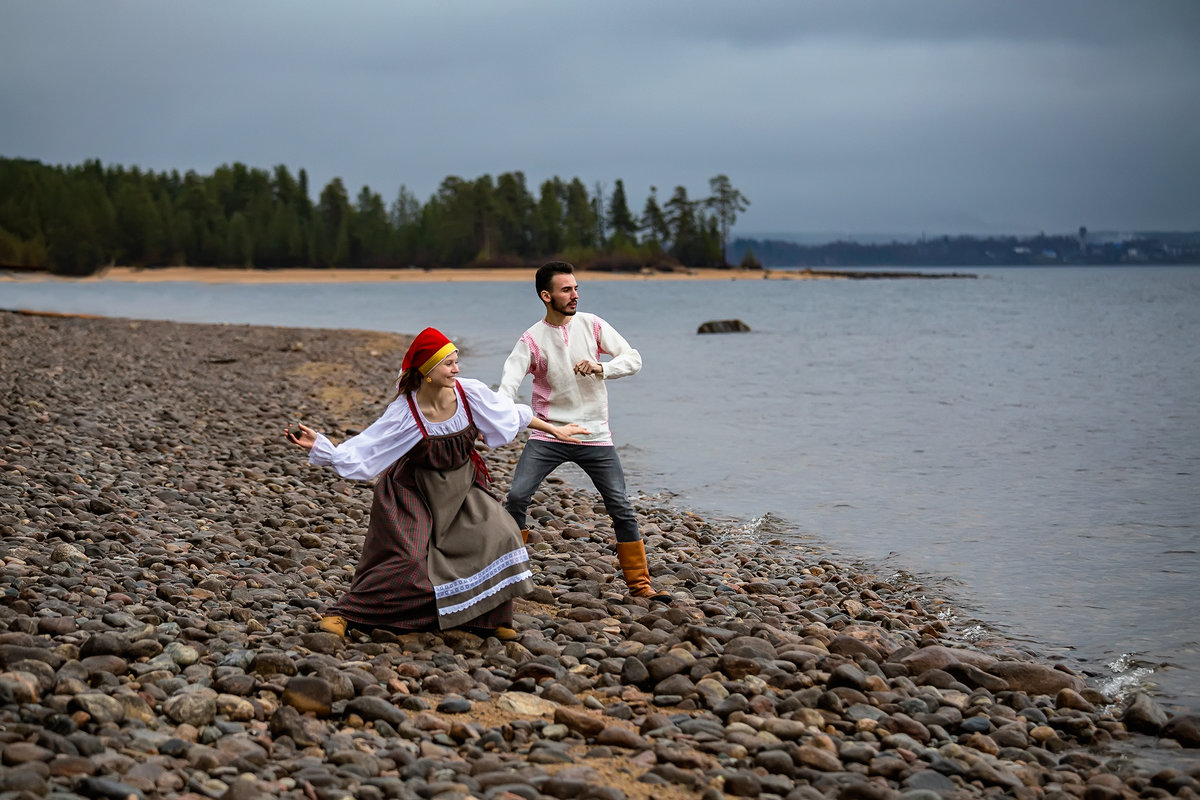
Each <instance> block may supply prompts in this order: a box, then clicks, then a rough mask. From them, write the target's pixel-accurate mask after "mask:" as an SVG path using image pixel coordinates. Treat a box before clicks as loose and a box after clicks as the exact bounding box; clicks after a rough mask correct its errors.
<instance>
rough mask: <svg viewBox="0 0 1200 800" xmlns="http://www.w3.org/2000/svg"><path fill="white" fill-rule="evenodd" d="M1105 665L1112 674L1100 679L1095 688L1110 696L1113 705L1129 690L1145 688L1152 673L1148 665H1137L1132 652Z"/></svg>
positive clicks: (1119, 701)
mask: <svg viewBox="0 0 1200 800" xmlns="http://www.w3.org/2000/svg"><path fill="white" fill-rule="evenodd" d="M1107 666H1108V668H1109V669H1110V670H1112V671H1113V675H1112V677H1111V678H1106V679H1105V680H1103V681H1101V682H1100V685H1099V687H1097V688H1099V689H1100V691H1101V692H1103V693H1104V694H1106V695H1108V696H1109V697H1112V698H1113V700H1114V701H1115V702H1114V705H1119V704H1120V703H1121V701H1122V700H1124V699H1125V697H1126V695H1128V694H1129V692H1130V691H1133V690H1136V689H1144V688H1146V687H1147V684H1148V683H1149V681H1148V680H1147V679H1148V678H1149V677H1150V676H1151V675H1153V674H1154V670H1153V669H1151V668H1150V667H1145V666H1141V665H1139V664H1138V663H1137V661H1136V659H1135V657H1134V655H1133V654H1132V653H1123V654H1122V655H1121V656H1120V657H1119V658H1117V659H1115V660H1114V661H1110V662H1109V663H1108V665H1107Z"/></svg>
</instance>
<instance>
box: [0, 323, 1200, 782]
mask: <svg viewBox="0 0 1200 800" xmlns="http://www.w3.org/2000/svg"><path fill="white" fill-rule="evenodd" d="M407 342H408V340H407V337H404V336H399V335H394V334H385V333H373V332H366V331H331V330H318V329H300V328H278V327H255V326H243V325H199V324H196V325H193V324H176V323H169V322H155V321H137V320H128V319H95V318H76V317H46V316H29V315H21V314H15V313H0V398H3V402H2V403H0V793H6V794H5V796H8V793H11V794H12V796H14V797H26V796H30V797H40V796H47V795H53V796H57V797H64V798H70V797H130V796H132V797H143V798H167V797H172V798H184V799H185V800H200V799H201V798H217V797H232V798H242V797H246V798H249V797H278V798H288V800H320V799H322V798H329V799H330V800H333V799H334V798H343V797H355V798H365V799H366V800H382V798H405V799H406V800H416V798H444V799H445V800H451V798H454V799H456V800H457V799H459V798H468V797H474V798H481V800H515V798H518V797H520V798H526V800H542V798H561V799H562V800H566V799H567V798H577V797H578V798H589V800H626V798H634V799H636V800H684V799H685V798H688V799H695V800H723V798H726V797H760V798H764V799H765V800H776V798H779V799H782V800H815V799H816V798H825V797H829V798H835V797H836V798H882V799H883V800H900V799H901V798H907V799H908V800H934V798H938V797H998V796H1012V797H1019V798H1080V797H1083V798H1114V800H1115V799H1116V798H1135V797H1165V796H1179V797H1196V796H1198V792H1200V766H1197V759H1196V758H1195V753H1196V752H1197V751H1196V750H1184V749H1182V748H1196V747H1200V717H1197V716H1186V715H1176V716H1171V715H1170V714H1169V713H1168V712H1166V711H1165V710H1164V709H1163V708H1162V707H1161V706H1160V705H1159V704H1158V703H1156V702H1155V701H1154V699H1153V698H1151V697H1148V696H1146V695H1144V694H1137V695H1134V696H1133V697H1130V698H1125V699H1123V700H1122V699H1119V698H1115V697H1111V696H1108V695H1106V694H1105V692H1104V691H1102V689H1101V688H1100V687H1098V686H1097V685H1095V684H1094V682H1092V681H1091V680H1089V679H1088V677H1087V676H1085V675H1081V674H1078V673H1077V672H1076V671H1074V670H1072V669H1071V667H1070V665H1069V664H1066V663H1063V662H1054V661H1050V660H1047V659H1044V658H1040V657H1039V656H1037V655H1036V654H1032V653H1029V652H1026V651H1024V650H1022V649H1021V648H1019V647H1016V646H1014V645H1012V644H1011V643H1007V642H1004V641H999V640H988V641H974V642H968V640H967V638H966V636H965V634H964V632H962V631H958V630H956V628H955V625H954V619H955V612H954V609H953V608H952V607H951V606H950V605H949V604H948V603H946V602H944V601H943V600H941V599H939V598H937V597H934V596H930V595H929V594H928V592H927V590H926V589H925V587H923V586H921V585H920V584H919V583H916V582H915V579H912V578H908V577H904V576H891V577H888V578H883V577H880V576H877V575H874V574H871V573H870V572H867V571H864V570H862V569H857V568H854V567H852V566H849V565H846V564H840V563H836V562H833V561H831V560H829V559H827V558H825V557H823V556H822V555H821V554H820V553H819V552H816V551H814V550H813V549H812V548H810V547H807V546H804V545H803V544H801V543H799V542H795V541H790V540H785V539H782V538H778V536H777V535H775V534H772V533H771V532H769V531H764V530H761V529H758V528H755V527H753V526H749V527H740V526H736V525H732V524H728V523H724V522H720V521H714V520H711V519H706V518H703V517H701V516H699V515H696V514H693V513H690V512H688V511H686V510H681V509H678V508H674V507H671V506H670V505H667V504H664V503H662V502H659V501H657V500H656V499H655V498H647V497H635V498H634V507H635V511H636V513H637V515H638V520H639V525H640V526H641V529H642V531H643V534H644V535H645V537H646V541H647V550H648V553H649V556H650V563H651V568H652V572H653V574H654V577H655V580H656V582H658V583H659V584H660V585H661V586H663V587H664V588H666V589H667V590H669V591H670V592H671V594H672V597H673V600H672V602H671V603H670V605H669V606H665V607H664V606H657V605H651V604H650V603H649V602H648V601H646V600H644V599H635V598H630V597H628V596H626V595H625V591H624V589H625V587H624V583H623V581H622V580H621V578H620V577H619V572H618V567H617V563H616V559H615V555H614V552H613V550H614V548H613V541H614V537H613V532H612V526H611V523H610V522H609V520H608V517H607V516H606V515H605V514H604V513H603V509H602V507H601V506H600V504H599V501H598V498H597V496H596V494H595V493H594V492H593V491H588V490H583V489H576V488H573V487H571V486H569V485H567V484H565V483H563V482H562V481H560V480H558V479H557V478H555V477H554V476H551V479H550V480H549V481H548V482H547V483H546V484H545V485H544V486H543V487H542V489H541V490H540V491H539V493H538V494H537V495H535V498H534V503H533V505H532V506H531V509H530V511H531V537H530V551H531V558H532V560H533V563H534V568H535V582H536V584H537V586H536V589H535V591H534V592H533V593H532V594H531V595H529V596H528V597H526V598H522V599H520V600H518V601H517V603H516V612H517V613H516V618H515V624H516V627H517V628H518V630H519V632H520V638H519V640H517V641H515V642H500V641H498V640H496V639H494V638H487V639H481V638H479V637H477V636H474V635H472V634H469V633H465V632H461V631H447V632H433V633H414V634H405V635H400V636H397V635H396V634H394V633H391V632H388V631H384V630H376V631H374V632H351V634H350V635H349V636H347V637H346V638H341V637H338V636H335V635H333V634H330V633H325V632H322V631H320V630H319V628H318V626H317V622H318V620H319V617H320V613H321V610H322V609H324V608H325V607H326V606H327V605H328V604H329V603H330V602H331V601H332V600H333V599H334V598H336V597H337V596H338V595H339V594H340V593H341V592H342V591H343V590H344V589H345V587H346V586H347V584H348V582H349V580H350V578H351V576H352V574H353V569H354V565H355V563H356V559H357V554H358V552H359V550H360V548H361V546H362V538H363V531H364V527H365V521H366V519H367V517H368V515H369V512H370V507H371V491H370V487H369V486H368V485H365V484H363V483H356V482H349V481H344V480H341V479H339V478H338V477H337V476H336V475H335V474H334V473H332V472H331V471H328V470H322V469H318V468H315V467H310V466H308V465H307V464H306V463H305V460H304V458H303V454H301V453H300V451H298V450H297V449H295V448H294V447H291V446H289V445H287V444H286V443H285V441H284V439H283V429H284V425H285V424H286V423H287V422H289V421H295V420H297V419H303V420H305V421H306V422H308V423H310V424H312V425H313V427H316V428H318V429H320V430H323V431H325V432H327V433H329V434H330V435H332V436H333V437H334V438H335V439H341V438H343V437H345V436H347V435H351V434H352V433H353V432H355V431H357V430H359V429H361V428H362V427H363V426H364V425H366V424H367V423H369V422H370V421H371V420H373V419H374V418H375V417H376V416H377V415H378V414H379V412H380V411H381V409H382V407H383V404H384V403H385V402H386V401H387V400H388V399H390V398H389V393H388V391H387V387H388V386H389V385H390V382H391V380H392V378H393V376H394V373H395V365H396V363H397V361H398V360H399V358H400V355H401V354H402V353H403V350H404V348H405V347H406V345H407ZM519 453H520V447H519V445H510V446H506V447H504V448H500V449H498V450H495V451H489V452H488V453H487V454H486V456H485V457H486V458H487V460H488V463H489V468H490V470H491V473H492V475H493V477H494V479H495V481H496V484H497V491H498V492H503V490H504V489H505V488H506V487H507V485H508V482H509V480H510V478H511V474H512V469H513V467H514V465H515V463H516V460H517V458H518V456H519Z"/></svg>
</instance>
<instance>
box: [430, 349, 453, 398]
mask: <svg viewBox="0 0 1200 800" xmlns="http://www.w3.org/2000/svg"><path fill="white" fill-rule="evenodd" d="M456 375H458V351H457V350H455V351H454V352H453V353H451V354H450V355H448V356H446V357H445V358H443V359H442V360H441V361H439V362H438V365H437V366H436V367H434V368H433V369H431V370H429V374H428V375H426V376H425V377H427V378H432V379H433V380H432V381H430V383H432V384H433V385H434V386H435V387H436V388H439V389H445V388H449V387H453V386H454V378H455V376H456Z"/></svg>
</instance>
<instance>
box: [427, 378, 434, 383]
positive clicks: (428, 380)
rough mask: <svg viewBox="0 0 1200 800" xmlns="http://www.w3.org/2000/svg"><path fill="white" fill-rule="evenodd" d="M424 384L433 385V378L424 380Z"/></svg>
mask: <svg viewBox="0 0 1200 800" xmlns="http://www.w3.org/2000/svg"><path fill="white" fill-rule="evenodd" d="M425 382H426V383H433V378H426V379H425Z"/></svg>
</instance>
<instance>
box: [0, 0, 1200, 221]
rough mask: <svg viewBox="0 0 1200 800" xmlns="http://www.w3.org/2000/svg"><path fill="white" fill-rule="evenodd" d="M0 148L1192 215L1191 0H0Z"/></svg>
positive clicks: (111, 158)
mask: <svg viewBox="0 0 1200 800" xmlns="http://www.w3.org/2000/svg"><path fill="white" fill-rule="evenodd" d="M0 155H3V156H8V157H24V158H34V159H39V160H41V161H44V162H47V163H55V164H75V163H79V162H81V161H83V160H84V159H87V158H99V159H101V160H102V161H104V162H105V163H116V164H123V165H127V166H131V165H137V166H140V167H143V168H147V169H154V170H169V169H179V170H181V171H183V170H187V169H194V170H196V171H198V172H201V173H210V172H211V171H212V170H213V169H214V168H215V167H217V166H219V165H220V164H223V163H232V162H234V161H241V162H243V163H245V164H247V165H250V166H254V167H262V168H268V169H269V168H271V167H273V166H274V165H276V164H286V165H287V166H288V167H289V168H291V169H292V170H293V171H297V170H299V169H300V168H301V167H303V168H305V169H307V170H308V173H309V177H310V187H311V191H312V194H313V195H314V196H315V195H316V194H317V193H319V191H320V188H321V187H322V186H324V184H325V183H327V182H328V181H329V180H330V179H331V178H333V177H335V176H340V177H341V178H342V179H343V180H344V182H345V184H346V186H347V188H348V190H349V191H350V193H351V196H353V195H355V194H357V192H358V190H359V189H360V188H361V187H362V186H363V185H364V184H366V185H369V186H370V187H371V188H372V189H374V190H375V191H378V192H379V193H381V194H382V195H383V196H384V198H385V199H386V200H388V201H389V202H390V201H391V200H392V199H394V198H395V196H396V193H397V190H398V188H399V187H400V186H401V185H402V184H403V185H406V186H407V187H408V188H409V189H410V190H412V191H413V192H414V193H415V194H416V195H417V197H418V198H420V199H421V200H422V201H424V200H426V199H427V198H428V197H429V196H430V195H431V194H432V193H433V192H434V191H435V190H436V189H437V186H438V184H439V183H440V182H441V181H442V179H443V178H445V177H446V176H449V175H457V176H459V177H462V178H466V179H473V178H476V177H479V176H480V175H484V174H491V175H493V176H495V175H499V174H500V173H503V172H508V171H521V172H524V174H525V176H526V179H527V181H528V186H529V188H530V191H531V192H534V193H535V194H536V192H537V187H538V185H539V184H540V183H541V182H542V181H543V180H545V179H547V178H550V177H553V176H556V175H557V176H559V177H562V178H564V179H569V178H573V177H578V178H580V179H581V180H583V181H584V182H585V183H586V184H587V185H588V187H589V189H592V188H593V187H594V185H595V184H596V182H600V183H601V184H602V185H603V186H604V187H605V190H606V191H608V190H611V188H612V185H613V182H614V181H615V180H617V179H622V180H623V181H624V183H625V187H626V192H627V194H628V196H629V204H630V206H631V207H632V208H633V210H634V211H635V213H636V212H638V211H640V210H641V206H642V203H643V202H644V200H645V197H646V194H647V192H648V191H649V187H650V186H657V187H658V192H659V197H660V200H665V199H666V198H667V197H669V196H670V194H671V192H672V191H673V189H674V187H676V186H678V185H682V186H684V187H686V188H687V190H688V193H689V195H690V196H692V197H693V198H695V197H701V196H704V195H705V194H706V193H707V190H708V179H709V178H710V177H712V176H714V175H716V174H718V173H724V174H726V175H728V176H729V178H730V179H731V181H732V183H733V185H734V186H735V187H736V188H738V189H740V190H741V191H742V192H743V193H744V194H745V195H746V196H747V197H748V198H749V200H750V203H751V205H750V208H749V209H748V210H747V211H746V212H745V213H744V214H743V215H741V217H740V218H739V220H738V224H737V226H736V229H735V234H740V235H756V234H762V233H767V232H793V231H794V232H828V231H835V232H848V233H871V232H883V233H922V232H924V233H929V234H940V233H1006V232H1011V233H1033V232H1037V231H1040V230H1044V231H1046V232H1054V233H1059V232H1072V231H1074V230H1075V229H1077V228H1078V227H1079V226H1080V225H1086V226H1088V227H1089V228H1090V229H1092V230H1096V231H1098V230H1111V229H1117V230H1126V231H1129V230H1145V229H1170V230H1185V229H1186V230H1196V229H1200V2H1196V1H1195V0H1179V1H1178V2H1166V1H1162V0H1139V1H1138V2H1133V1H1132V0H1078V1H1077V2H1076V1H1068V0H1055V2H1046V0H1036V2H1035V1H1033V0H996V1H995V2H991V1H986V0H979V1H975V0H928V1H927V0H877V1H875V2H868V1H866V0H863V1H861V2H860V1H856V0H855V1H850V2H844V1H843V0H828V2H807V1H804V0H779V1H778V2H771V1H768V0H751V1H747V0H739V1H738V2H715V0H655V1H654V2H645V0H629V1H628V2H624V1H620V0H617V1H614V0H604V2H570V1H569V0H555V1H553V2H551V1H550V0H544V1H543V0H526V1H525V2H502V1H500V0H488V1H487V2H484V1H483V0H479V1H478V2H455V1H454V0H437V2H434V1H433V0H429V2H402V1H401V0H392V1H391V2H384V1H383V0H380V2H356V1H355V0H337V2H329V0H320V1H319V2H318V1H317V0H287V1H285V0H255V1H254V2H233V1H232V0H231V1H229V2H224V1H222V0H204V2H161V1H160V0H129V1H128V2H116V1H115V0H89V2H82V1H71V2H66V1H65V0H28V1H25V0H0Z"/></svg>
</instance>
